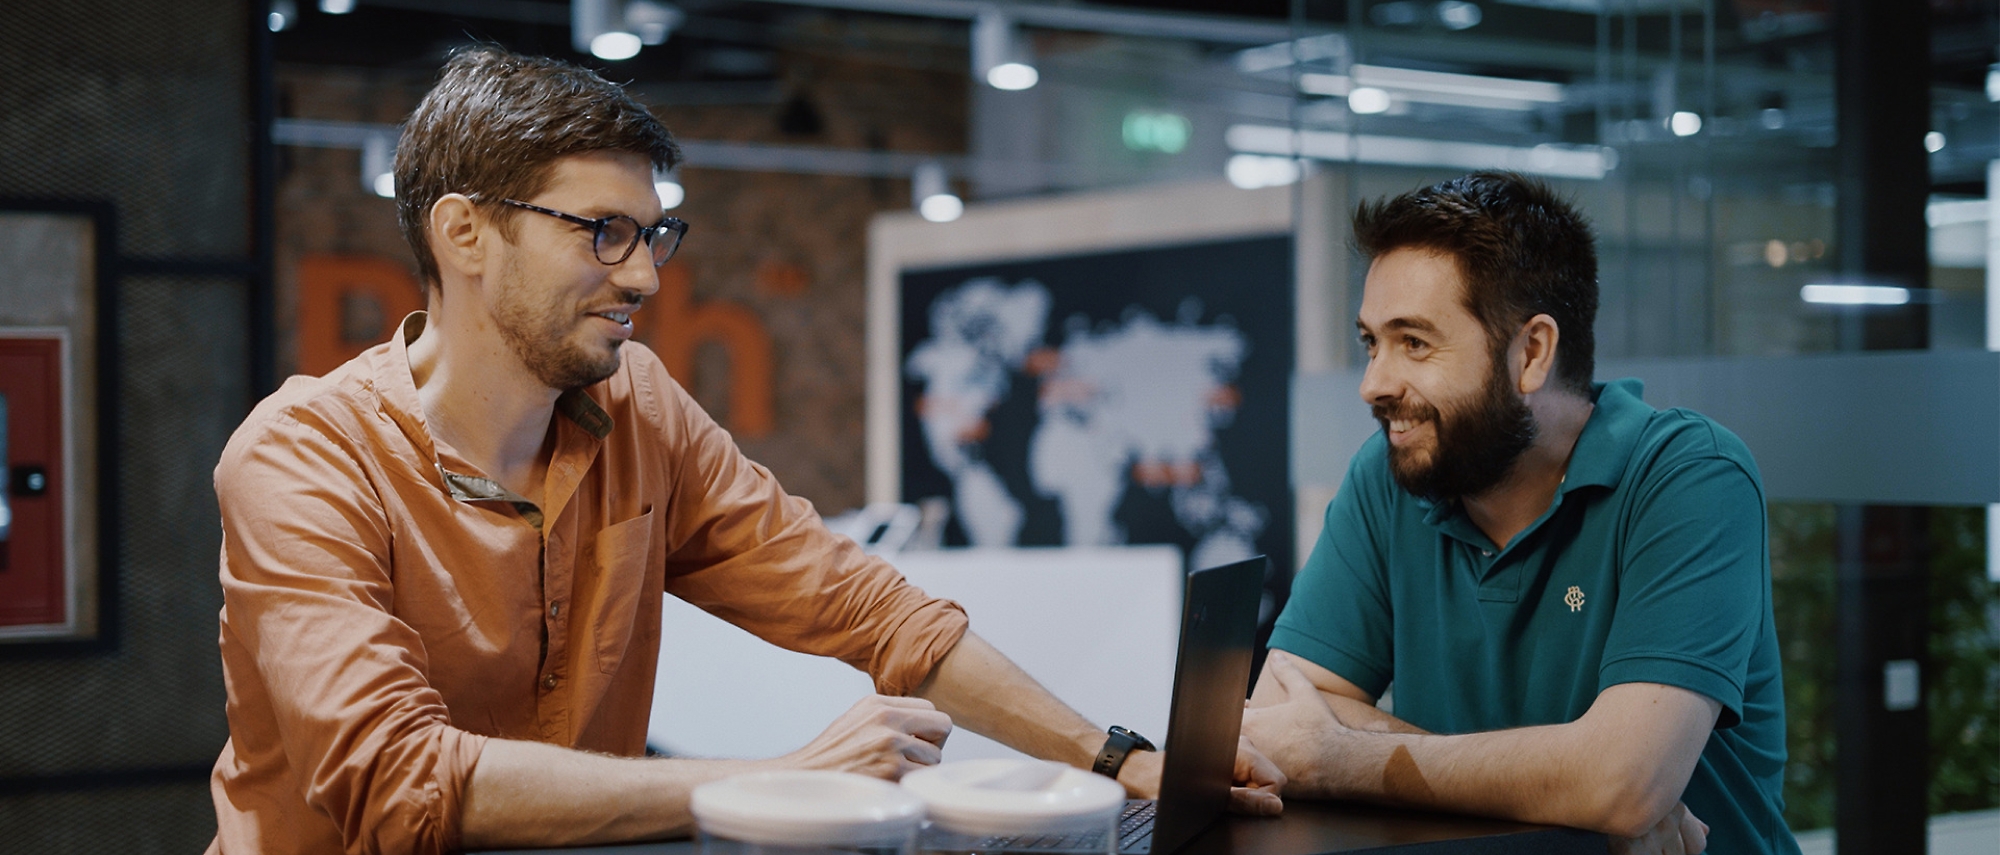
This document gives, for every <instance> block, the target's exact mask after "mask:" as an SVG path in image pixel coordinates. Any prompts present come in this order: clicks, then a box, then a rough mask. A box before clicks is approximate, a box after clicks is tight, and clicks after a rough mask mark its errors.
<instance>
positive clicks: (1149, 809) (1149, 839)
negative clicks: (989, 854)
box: [977, 799, 1160, 855]
mask: <svg viewBox="0 0 2000 855" xmlns="http://www.w3.org/2000/svg"><path fill="white" fill-rule="evenodd" d="M1159 806H1160V803H1159V802H1157V801H1154V800H1152V799H1131V800H1129V801H1127V802H1125V810H1124V812H1123V813H1120V814H1119V815H1118V851H1119V852H1121V853H1132V855H1143V853H1148V852H1151V851H1153V817H1154V816H1155V815H1156V814H1155V812H1156V811H1157V810H1158V808H1159ZM977 848H978V850H980V851H994V850H998V851H1006V852H1103V851H1104V832H1101V831H1092V832H1084V833H1081V834H1043V835H1032V834H1030V835H1023V836H1019V837H988V838H986V839H984V840H981V841H979V846H978V847H977Z"/></svg>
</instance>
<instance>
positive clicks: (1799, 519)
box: [1770, 503, 1835, 831]
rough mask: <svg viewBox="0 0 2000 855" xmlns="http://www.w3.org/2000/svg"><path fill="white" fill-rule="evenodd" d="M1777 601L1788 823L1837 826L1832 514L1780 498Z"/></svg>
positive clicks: (1775, 517) (1774, 525) (1774, 568)
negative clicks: (1834, 822) (1783, 706)
mask: <svg viewBox="0 0 2000 855" xmlns="http://www.w3.org/2000/svg"><path fill="white" fill-rule="evenodd" d="M1770 515H1771V605H1772V611H1773V613H1774V615H1775V617H1776V619H1777V623H1778V650H1779V655H1780V656H1781V658H1782V659H1783V660H1784V664H1785V750H1786V753H1787V755H1788V756H1787V760H1786V764H1785V822H1786V824H1788V825H1790V826H1791V827H1792V828H1793V829H1794V830H1801V831H1802V830H1805V829H1809V828H1826V827H1829V826H1831V825H1833V792H1834V765H1833V763H1834V749H1835V746H1834V722H1833V692H1834V655H1835V654H1834V645H1833V643H1832V641H1833V637H1834V635H1833V624H1834V596H1835V595H1834V592H1835V585H1834V572H1833V561H1834V513H1833V506H1832V505H1809V504H1789V503H1774V504H1772V505H1771V507H1770Z"/></svg>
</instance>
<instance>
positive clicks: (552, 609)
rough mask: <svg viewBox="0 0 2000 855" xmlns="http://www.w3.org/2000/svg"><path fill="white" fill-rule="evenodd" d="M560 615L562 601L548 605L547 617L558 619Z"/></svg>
mask: <svg viewBox="0 0 2000 855" xmlns="http://www.w3.org/2000/svg"><path fill="white" fill-rule="evenodd" d="M561 615H562V601H561V600H557V601H556V602H553V603H550V604H549V617H560V616H561Z"/></svg>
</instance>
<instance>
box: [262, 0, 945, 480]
mask: <svg viewBox="0 0 2000 855" xmlns="http://www.w3.org/2000/svg"><path fill="white" fill-rule="evenodd" d="M856 26H868V27H873V28H875V29H876V30H877V31H878V35H879V32H880V31H887V33H888V36H889V39H888V41H889V43H890V44H892V45H893V44H894V43H895V42H896V41H897V39H898V38H900V39H901V40H902V41H904V42H910V41H921V40H922V38H927V37H929V36H931V35H932V33H931V31H932V30H935V29H937V27H936V25H935V24H913V25H898V24H893V23H892V24H868V25H857V24H854V23H852V22H841V23H838V24H836V23H833V22H831V20H830V19H828V20H821V21H819V22H818V23H815V22H814V21H813V20H810V19H809V20H808V21H807V22H806V23H804V24H801V25H795V26H794V27H793V28H792V29H791V30H790V32H791V34H792V35H793V36H794V37H795V38H793V39H792V40H793V41H795V42H798V43H799V46H797V47H792V48H781V49H780V51H779V53H778V62H777V75H776V76H777V80H776V82H775V91H776V93H777V94H778V95H779V96H780V97H777V98H764V99H758V102H756V103H744V104H700V105H685V104H684V105H668V106H662V107H656V112H657V113H658V114H659V115H660V117H661V118H662V119H663V120H664V121H665V122H666V123H667V126H668V127H669V128H671V129H672V130H673V131H674V133H675V134H676V135H677V136H679V137H681V138H683V139H690V140H704V141H737V142H762V143H785V144H793V145H816V146H830V147H838V148H850V149H884V150H891V151H918V152H937V153H943V154H956V153H960V152H962V151H963V150H964V146H965V128H966V88H967V85H968V78H967V76H966V74H965V73H964V63H963V61H962V58H960V59H954V58H952V57H951V56H950V55H949V54H948V53H947V54H946V55H945V56H944V57H943V58H941V59H940V58H937V57H934V56H932V55H931V54H930V53H928V52H921V51H919V52H915V53H913V52H912V49H907V48H906V49H900V50H898V49H893V48H877V49H872V50H871V49H866V48H863V49H854V50H832V49H829V47H828V45H829V44H830V43H832V42H835V41H837V40H836V39H835V38H834V37H835V36H838V35H840V32H835V31H833V28H839V29H841V30H843V31H845V30H851V29H852V28H854V27H856ZM899 28H900V29H899ZM912 30H915V31H916V32H914V33H912V32H910V31H912ZM878 42H879V39H878ZM960 56H961V57H962V54H961V55H960ZM433 73H434V72H433V71H431V70H424V71H417V72H389V71H375V70H358V69H343V68H334V67H326V66H304V65H290V66H282V67H281V68H280V71H279V80H280V93H281V95H280V97H281V105H282V107H281V109H282V110H283V111H284V112H285V115H287V116H288V117H294V118H311V119H331V120H341V121H357V122H379V123H394V122H397V121H400V120H401V118H402V117H403V116H405V115H407V114H408V112H409V110H410V109H411V108H412V107H414V106H415V104H416V101H417V99H418V98H420V97H421V96H422V94H423V91H424V90H425V89H426V88H427V87H428V85H429V83H430V81H431V79H432V74H433ZM612 76H614V77H615V76H616V75H615V70H614V72H613V75H612ZM641 83H642V84H644V85H645V86H646V89H647V91H649V92H651V91H671V90H672V89H674V88H675V87H679V86H687V85H688V84H666V85H664V86H662V85H660V84H653V83H649V82H646V81H641ZM801 98H802V99H803V100H804V101H805V102H806V103H809V104H811V105H812V110H811V112H812V113H813V114H816V115H817V117H818V119H819V122H818V124H819V129H818V131H817V132H816V133H797V132H796V131H798V130H799V127H798V126H799V124H801V123H799V122H798V121H797V120H796V119H797V114H798V107H797V105H796V104H794V103H793V102H794V101H795V100H798V99H801ZM788 109H790V110H792V111H793V115H794V122H793V123H792V125H793V127H792V130H793V131H794V132H793V133H787V132H786V130H784V129H781V121H780V119H781V116H782V115H783V114H784V113H785V112H786V111H787V110H788ZM804 124H807V125H810V124H811V123H809V122H808V123H804ZM681 180H682V184H683V186H685V187H686V189H687V201H686V203H685V204H683V205H682V206H681V207H680V208H678V209H676V210H675V211H674V212H673V213H674V214H675V215H676V216H679V217H681V218H683V219H685V220H687V221H688V222H689V224H690V231H689V237H688V241H687V244H686V245H685V246H684V247H683V248H682V251H681V253H680V255H678V256H676V258H675V260H674V261H673V262H672V263H671V264H670V265H669V266H668V271H667V274H666V279H665V280H663V284H664V285H665V289H664V290H663V294H662V299H658V300H656V301H655V302H654V304H653V305H651V306H649V307H648V308H647V309H645V310H643V311H642V312H641V315H640V317H639V318H638V321H637V322H638V324H639V325H640V326H641V331H642V335H643V334H645V333H647V332H652V331H653V330H652V329H651V328H652V327H653V326H654V325H655V324H659V325H662V326H665V325H666V324H665V321H666V320H667V318H665V317H663V313H665V312H667V311H671V310H673V306H672V305H671V302H670V301H667V300H665V299H664V298H665V297H667V296H668V295H669V293H670V292H671V291H672V290H673V289H674V288H676V287H678V286H680V285H682V284H683V283H684V284H685V286H686V288H687V294H688V297H689V299H688V301H686V302H685V303H684V304H683V310H685V311H701V310H703V309H705V308H724V309H729V307H740V309H729V310H731V311H742V310H747V311H748V312H749V313H750V315H751V316H753V317H754V319H755V322H756V324H757V325H758V326H759V327H761V329H762V330H763V331H764V333H765V334H766V337H767V338H768V341H769V362H770V365H771V372H770V378H771V379H770V387H769V390H768V400H769V402H770V405H771V408H770V413H771V420H770V423H769V429H768V431H761V430H759V429H758V428H759V427H760V425H758V424H757V423H756V422H757V419H756V418H755V415H756V414H755V413H754V412H750V411H746V410H745V407H744V403H743V400H742V399H741V398H738V397H735V396H733V395H732V387H733V386H735V385H736V384H737V382H738V378H739V377H740V376H741V374H742V373H743V369H744V368H745V366H744V365H742V364H739V363H741V362H742V361H743V360H742V359H741V358H738V359H732V358H731V355H730V352H729V351H728V350H727V349H726V348H725V347H723V346H722V345H720V344H718V343H715V342H712V341H711V342H704V343H702V344H700V345H698V346H697V347H695V349H694V357H693V360H692V368H691V370H690V371H687V372H684V373H685V374H686V376H681V377H680V378H679V379H680V380H681V382H682V384H683V385H685V386H687V387H688V388H689V389H690V391H691V392H692V393H693V394H694V396H695V398H696V399H697V400H699V401H700V402H701V403H702V405H703V406H704V407H706V408H708V409H709V411H710V412H711V413H713V414H714V415H715V416H716V417H717V419H718V420H719V421H721V422H722V423H723V425H724V426H725V427H728V428H730V429H731V431H732V432H733V433H735V434H736V436H737V439H738V442H739V444H740V445H741V446H742V447H743V449H744V451H745V452H746V453H748V454H749V455H750V456H751V457H752V458H753V459H755V460H757V461H759V462H761V463H763V464H765V465H766V466H769V467H770V468H771V469H772V471H774V472H775V473H776V474H777V475H778V478H779V479H780V480H781V481H782V482H783V483H784V484H785V485H786V487H787V488H788V489H789V490H791V491H792V492H793V493H795V494H797V495H800V496H803V497H805V498H807V499H809V500H811V501H812V502H813V503H814V504H815V505H817V506H818V507H819V508H820V509H821V511H822V512H825V513H836V512H839V511H841V510H845V509H847V508H850V507H854V506H856V505H859V504H860V503H861V502H862V500H863V484H862V480H863V476H862V442H863V439H862V437H863V414H862V399H863V395H864V391H863V362H864V353H863V349H864V348H863V342H864V339H865V336H866V332H865V329H864V310H865V306H864V302H865V286H864V282H863V277H864V266H865V263H866V259H865V253H866V247H867V224H868V220H869V218H870V217H871V216H872V215H873V214H874V213H876V212H877V211H881V210H884V209H896V208H904V207H907V206H908V205H909V185H908V182H907V181H906V180H903V179H888V178H867V177H853V176H832V175H803V174H784V173H756V172H739V171H728V170H713V169H704V168H702V166H701V164H699V163H694V164H689V165H688V166H687V167H686V168H685V169H684V171H683V173H682V175H681ZM278 226H279V244H278V247H279V248H278V266H279V292H280V295H281V296H280V302H279V314H280V326H281V330H282V332H281V337H280V339H279V342H280V344H279V352H280V360H281V363H283V364H282V365H281V371H286V372H289V371H290V370H291V369H292V368H294V367H295V366H296V365H297V362H296V359H297V354H298V350H297V343H296V335H295V332H296V318H297V304H296V300H295V299H294V296H295V294H296V289H297V283H298V273H299V263H300V260H301V259H302V258H306V257H309V256H311V255H314V254H329V253H331V254H343V255H361V256H372V257H378V258H382V259H388V260H391V261H393V262H394V263H396V264H400V265H403V266H404V267H406V268H410V269H412V270H413V266H412V265H411V262H410V255H409V250H408V248H407V247H406V245H405V244H404V243H403V241H402V238H401V236H400V235H399V234H398V233H397V230H396V225H395V213H394V209H393V205H392V204H391V202H390V201H389V200H387V199H382V198H378V197H375V196H373V195H372V194H369V193H367V192H366V191H365V190H364V189H363V188H362V185H361V181H360V153H359V152H357V151H352V150H342V149H313V148H287V149H285V153H284V160H283V172H282V179H281V183H280V189H279V211H278ZM674 268H679V269H678V270H675V269H674ZM648 313H651V314H653V315H654V317H653V318H652V319H651V320H650V321H649V320H648V319H647V318H646V317H645V316H646V315H647V314H648ZM655 344H661V345H663V346H662V347H661V348H660V349H661V350H662V351H663V353H664V351H666V350H667V349H668V348H667V347H665V346H664V343H662V342H655ZM670 364H672V363H671V361H670ZM752 391H755V390H752Z"/></svg>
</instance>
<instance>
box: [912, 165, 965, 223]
mask: <svg viewBox="0 0 2000 855" xmlns="http://www.w3.org/2000/svg"><path fill="white" fill-rule="evenodd" d="M910 202H911V204H913V205H915V206H916V208H917V215H918V216H921V217H923V218H924V219H926V220H929V221H931V222H933V223H949V222H951V221H952V220H956V219H958V218H959V215H961V214H964V213H965V201H964V200H962V199H960V198H958V195H957V194H955V193H952V192H951V183H950V182H949V181H948V180H947V178H946V177H945V174H944V164H942V163H939V162H937V161H935V160H930V161H925V162H924V163H922V164H920V165H918V166H917V171H916V173H915V174H913V175H911V176H910Z"/></svg>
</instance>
